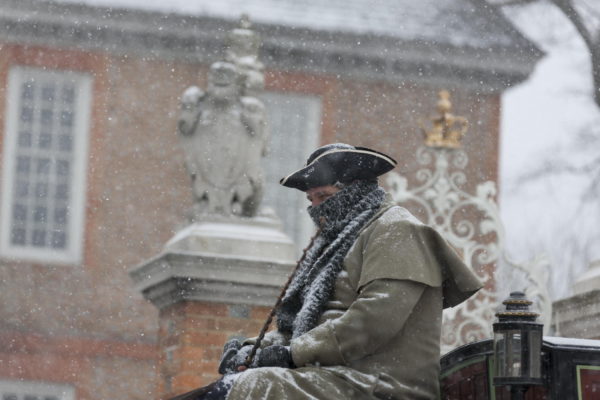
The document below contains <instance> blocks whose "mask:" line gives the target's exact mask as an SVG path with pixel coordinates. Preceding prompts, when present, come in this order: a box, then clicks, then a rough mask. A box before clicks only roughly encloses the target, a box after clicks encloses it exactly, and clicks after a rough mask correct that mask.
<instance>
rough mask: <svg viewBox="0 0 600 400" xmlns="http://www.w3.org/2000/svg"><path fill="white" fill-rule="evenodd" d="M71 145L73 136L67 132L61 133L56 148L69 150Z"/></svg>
mask: <svg viewBox="0 0 600 400" xmlns="http://www.w3.org/2000/svg"><path fill="white" fill-rule="evenodd" d="M72 147H73V138H72V136H71V135H69V134H63V135H60V136H59V137H58V148H59V150H62V151H71V148H72Z"/></svg>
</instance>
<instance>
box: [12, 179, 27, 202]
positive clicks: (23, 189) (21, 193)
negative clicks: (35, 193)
mask: <svg viewBox="0 0 600 400" xmlns="http://www.w3.org/2000/svg"><path fill="white" fill-rule="evenodd" d="M28 194H29V182H27V181H17V185H16V187H15V196H16V197H17V198H22V197H27V195H28Z"/></svg>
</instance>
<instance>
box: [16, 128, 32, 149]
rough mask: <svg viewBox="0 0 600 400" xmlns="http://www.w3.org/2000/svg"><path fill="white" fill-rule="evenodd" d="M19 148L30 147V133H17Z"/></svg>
mask: <svg viewBox="0 0 600 400" xmlns="http://www.w3.org/2000/svg"><path fill="white" fill-rule="evenodd" d="M19 147H31V133H30V132H28V131H21V132H20V133H19Z"/></svg>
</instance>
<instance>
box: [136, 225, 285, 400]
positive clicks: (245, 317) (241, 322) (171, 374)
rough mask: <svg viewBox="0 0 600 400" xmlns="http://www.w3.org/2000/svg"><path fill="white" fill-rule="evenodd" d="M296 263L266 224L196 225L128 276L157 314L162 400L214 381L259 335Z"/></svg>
mask: <svg viewBox="0 0 600 400" xmlns="http://www.w3.org/2000/svg"><path fill="white" fill-rule="evenodd" d="M203 225H204V226H203ZM206 225H210V226H209V227H207V226H206ZM223 225H226V226H223ZM209 228H210V229H209ZM236 228H237V229H239V232H241V234H236V232H238V231H237V230H236ZM250 229H251V230H252V234H250V235H249V234H248V232H249V230H250ZM223 232H227V233H226V234H225V235H224V236H223ZM293 256H294V250H293V244H292V242H291V240H289V239H288V238H287V236H285V235H283V234H282V233H281V232H280V231H278V230H277V229H275V228H274V227H272V226H269V225H265V223H264V221H263V223H257V221H250V220H248V221H245V222H244V223H243V224H242V223H240V222H237V223H236V224H231V223H229V224H224V223H221V224H220V226H219V227H215V223H211V224H195V225H192V226H191V227H188V228H186V229H185V230H183V231H182V232H180V233H179V234H177V235H176V236H175V237H174V239H173V240H171V241H170V242H169V243H167V245H166V246H165V250H164V252H163V253H161V254H160V255H158V256H157V257H155V258H153V259H151V260H149V261H147V262H145V263H142V264H141V265H139V266H137V267H135V268H134V269H133V270H132V271H130V276H131V277H132V279H133V280H134V282H135V283H136V286H137V289H138V290H140V291H141V292H142V294H143V295H144V297H145V298H147V299H148V300H150V301H151V302H152V303H153V304H154V305H155V306H156V307H157V308H158V309H159V335H158V340H159V343H158V344H159V350H160V356H159V365H158V368H157V380H158V393H159V394H160V396H161V397H160V398H161V399H168V398H170V397H172V396H174V395H177V394H181V393H184V392H186V391H189V390H192V389H195V388H198V387H200V386H203V385H206V384H208V383H210V382H212V381H214V380H215V379H217V378H218V377H219V375H218V373H217V366H218V361H219V358H220V356H221V352H222V349H223V344H224V343H225V342H226V341H227V340H229V339H231V338H246V337H253V336H256V335H258V333H259V331H260V328H261V327H262V324H263V323H264V321H265V319H266V317H267V315H268V313H269V311H270V309H271V307H272V306H273V304H274V303H275V300H276V298H277V295H278V294H279V292H280V290H281V287H282V286H283V283H284V282H285V280H286V278H287V277H288V276H289V274H290V272H291V270H292V269H293V266H294V261H293Z"/></svg>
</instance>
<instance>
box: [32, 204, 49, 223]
mask: <svg viewBox="0 0 600 400" xmlns="http://www.w3.org/2000/svg"><path fill="white" fill-rule="evenodd" d="M47 211H48V210H47V208H46V207H36V208H35V211H34V213H33V220H34V221H35V222H40V223H43V222H46V215H47V214H48V212H47Z"/></svg>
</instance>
